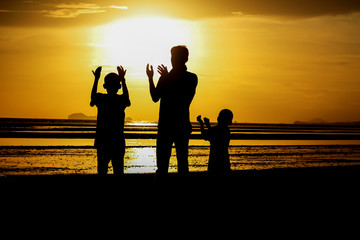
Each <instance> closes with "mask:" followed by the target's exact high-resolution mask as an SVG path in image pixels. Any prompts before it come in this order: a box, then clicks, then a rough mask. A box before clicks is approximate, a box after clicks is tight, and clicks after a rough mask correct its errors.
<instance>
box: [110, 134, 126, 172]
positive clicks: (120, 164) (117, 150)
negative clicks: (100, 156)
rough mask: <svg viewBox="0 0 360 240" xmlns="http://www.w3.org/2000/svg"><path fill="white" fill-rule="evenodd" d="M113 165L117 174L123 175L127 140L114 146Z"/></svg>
mask: <svg viewBox="0 0 360 240" xmlns="http://www.w3.org/2000/svg"><path fill="white" fill-rule="evenodd" d="M112 151H113V154H112V160H111V163H112V166H113V170H114V174H115V175H123V174H124V156H125V141H124V143H123V145H120V146H118V147H114V149H113V150H112Z"/></svg>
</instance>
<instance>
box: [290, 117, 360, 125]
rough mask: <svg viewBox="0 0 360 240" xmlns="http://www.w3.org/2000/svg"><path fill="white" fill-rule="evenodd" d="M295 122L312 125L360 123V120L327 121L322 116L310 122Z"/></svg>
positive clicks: (296, 122)
mask: <svg viewBox="0 0 360 240" xmlns="http://www.w3.org/2000/svg"><path fill="white" fill-rule="evenodd" d="M293 124H298V125H310V124H314V125H316V124H318V125H360V121H356V122H327V121H325V120H324V119H322V118H315V119H312V120H310V121H308V122H303V121H295V122H293Z"/></svg>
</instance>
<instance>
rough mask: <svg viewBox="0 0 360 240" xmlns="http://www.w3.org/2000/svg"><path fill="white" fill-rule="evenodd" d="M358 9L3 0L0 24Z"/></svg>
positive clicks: (338, 3)
mask: <svg viewBox="0 0 360 240" xmlns="http://www.w3.org/2000/svg"><path fill="white" fill-rule="evenodd" d="M119 3H120V4H119ZM359 11H360V1H359V0H291V1H290V0H222V1H219V0H173V1H169V0H152V1H148V0H136V1H133V0H122V1H117V0H103V1H100V0H42V1H23V0H1V1H0V25H23V26H24V25H25V26H26V25H40V26H43V25H46V26H47V25H55V26H59V25H60V26H62V25H67V26H69V25H70V26H74V25H78V24H94V23H95V24H101V23H105V22H106V21H111V20H115V19H118V18H120V17H124V16H147V15H152V16H154V15H158V16H159V15H161V16H167V17H175V18H182V19H203V18H214V17H230V16H232V17H243V16H246V15H257V16H266V17H282V18H310V17H317V16H325V15H342V14H350V13H354V12H359ZM94 15H96V16H97V17H96V18H94V17H93V16H94ZM49 19H52V20H49ZM70 20H71V21H70Z"/></svg>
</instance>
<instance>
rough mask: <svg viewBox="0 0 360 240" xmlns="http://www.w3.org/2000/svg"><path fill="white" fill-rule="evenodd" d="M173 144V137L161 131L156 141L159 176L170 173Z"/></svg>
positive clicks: (157, 172)
mask: <svg viewBox="0 0 360 240" xmlns="http://www.w3.org/2000/svg"><path fill="white" fill-rule="evenodd" d="M172 144H173V140H172V137H171V135H170V134H168V133H166V132H165V131H160V130H159V131H158V136H157V140H156V164H157V170H156V174H157V175H166V174H167V173H168V169H169V161H170V157H171V148H172Z"/></svg>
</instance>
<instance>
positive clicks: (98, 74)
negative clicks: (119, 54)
mask: <svg viewBox="0 0 360 240" xmlns="http://www.w3.org/2000/svg"><path fill="white" fill-rule="evenodd" d="M101 69H102V67H101V66H100V67H98V68H97V69H96V70H95V72H94V71H92V72H93V74H94V76H95V79H97V80H99V79H100V74H101Z"/></svg>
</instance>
